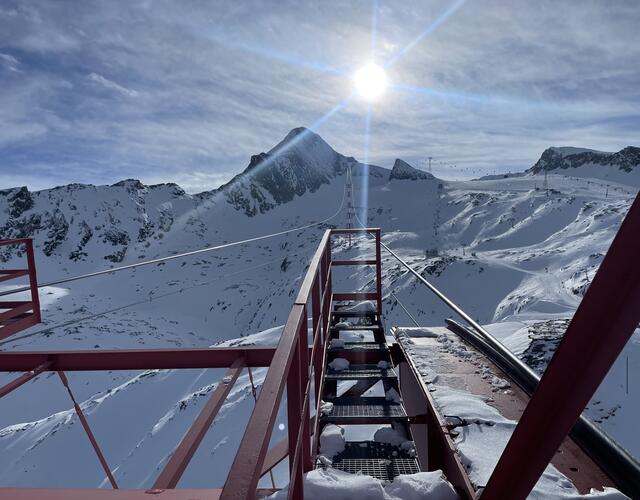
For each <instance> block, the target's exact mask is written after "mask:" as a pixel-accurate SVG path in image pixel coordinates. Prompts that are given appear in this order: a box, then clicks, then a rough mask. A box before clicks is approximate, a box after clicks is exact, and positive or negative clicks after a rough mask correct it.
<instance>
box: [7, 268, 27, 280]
mask: <svg viewBox="0 0 640 500" xmlns="http://www.w3.org/2000/svg"><path fill="white" fill-rule="evenodd" d="M27 274H29V270H28V269H3V270H1V271H0V281H8V280H12V279H14V278H19V277H20V276H26V275H27Z"/></svg>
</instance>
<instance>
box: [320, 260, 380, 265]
mask: <svg viewBox="0 0 640 500" xmlns="http://www.w3.org/2000/svg"><path fill="white" fill-rule="evenodd" d="M377 262H378V261H377V260H375V259H371V260H367V259H359V260H332V261H331V265H332V266H375V265H376V263H377Z"/></svg>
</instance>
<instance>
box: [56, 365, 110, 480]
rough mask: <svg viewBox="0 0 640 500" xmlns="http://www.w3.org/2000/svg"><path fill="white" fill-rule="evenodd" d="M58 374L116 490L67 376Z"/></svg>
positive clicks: (61, 372)
mask: <svg viewBox="0 0 640 500" xmlns="http://www.w3.org/2000/svg"><path fill="white" fill-rule="evenodd" d="M58 375H59V376H60V380H62V384H63V385H64V386H65V388H66V389H67V392H68V393H69V397H70V398H71V401H73V407H74V408H75V409H76V414H77V415H78V418H79V419H80V422H81V423H82V427H84V431H85V432H86V433H87V437H88V438H89V441H91V446H93V449H94V451H95V452H96V455H97V456H98V460H99V461H100V465H102V468H103V469H104V472H105V474H106V475H107V477H108V478H109V482H110V483H111V486H113V489H114V490H117V489H118V484H117V483H116V480H115V478H114V477H113V474H112V473H111V469H109V465H108V464H107V461H106V459H105V458H104V455H103V454H102V451H101V450H100V446H98V441H96V438H95V436H94V435H93V432H91V427H89V422H87V419H86V417H85V416H84V413H83V411H82V408H80V405H79V404H78V402H77V401H76V398H75V396H74V395H73V392H71V388H70V387H69V380H67V376H66V375H65V373H64V372H63V371H59V372H58Z"/></svg>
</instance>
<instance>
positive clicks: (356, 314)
mask: <svg viewBox="0 0 640 500" xmlns="http://www.w3.org/2000/svg"><path fill="white" fill-rule="evenodd" d="M331 314H333V316H334V317H340V318H366V317H369V318H375V317H376V316H377V315H378V313H377V312H375V311H349V310H345V309H335V310H333V311H331Z"/></svg>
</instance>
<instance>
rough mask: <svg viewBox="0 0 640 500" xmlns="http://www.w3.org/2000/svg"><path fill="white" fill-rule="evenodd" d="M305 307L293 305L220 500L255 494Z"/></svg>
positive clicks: (243, 498)
mask: <svg viewBox="0 0 640 500" xmlns="http://www.w3.org/2000/svg"><path fill="white" fill-rule="evenodd" d="M305 314H306V313H305V307H304V306H302V305H299V304H295V305H294V306H293V308H292V309H291V313H290V314H289V318H288V320H287V323H286V325H285V327H284V330H283V331H282V335H281V336H280V342H279V343H278V347H277V349H276V352H275V354H274V355H273V362H272V363H271V366H270V367H269V370H268V371H267V375H266V377H265V379H264V382H263V384H262V390H261V391H260V397H259V398H258V401H257V402H256V406H255V408H254V409H253V412H252V413H251V417H250V419H249V423H248V424H247V429H246V430H245V433H244V436H243V437H242V441H241V442H240V447H239V448H238V452H237V453H236V457H235V459H234V461H233V464H232V466H231V470H230V471H229V475H228V476H227V480H226V482H225V484H224V489H223V491H222V495H221V497H220V498H222V499H223V500H239V499H242V500H249V499H252V498H253V497H254V495H255V491H256V486H257V485H258V480H259V479H260V476H261V472H262V464H263V463H264V459H265V455H266V453H267V450H268V447H269V440H270V439H271V433H272V432H273V424H274V422H275V419H276V416H277V415H278V407H279V405H280V400H281V399H282V393H283V392H284V386H285V382H286V378H287V377H286V375H287V373H288V372H289V368H290V366H291V364H292V361H293V357H294V355H295V354H296V344H297V340H298V332H299V331H300V325H301V324H302V320H303V318H304V315H305Z"/></svg>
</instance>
